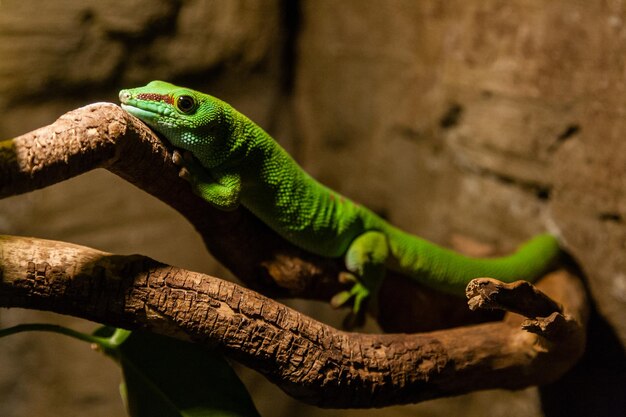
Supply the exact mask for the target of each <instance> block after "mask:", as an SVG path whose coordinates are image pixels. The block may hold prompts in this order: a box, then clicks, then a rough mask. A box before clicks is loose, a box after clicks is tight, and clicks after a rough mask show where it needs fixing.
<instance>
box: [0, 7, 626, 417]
mask: <svg viewBox="0 0 626 417" xmlns="http://www.w3.org/2000/svg"><path fill="white" fill-rule="evenodd" d="M625 8H626V6H625V5H624V4H623V2H622V1H594V2H588V1H573V0H570V1H565V0H553V1H550V2H545V1H540V0H509V1H496V0H488V1H473V0H456V1H450V0H448V1H444V0H440V1H435V0H423V1H412V0H406V1H400V0H398V1H391V0H389V1H360V0H351V1H348V0H344V1H341V2H337V1H326V0H316V1H307V2H305V1H301V2H296V1H277V0H275V1H269V0H263V1H261V0H259V1H245V0H228V1H211V2H210V1H199V0H198V1H192V0H189V1H165V0H161V1H154V0H151V1H150V0H135V1H129V0H124V1H122V0H99V1H98V0H89V1H70V0H63V1H54V2H41V1H35V0H2V1H1V2H0V137H2V138H10V137H12V136H15V135H19V134H21V133H25V132H27V131H29V130H32V129H34V128H37V127H39V126H42V125H45V124H48V123H50V122H52V121H53V120H54V119H55V118H56V117H58V116H59V115H60V114H62V113H63V112H65V111H67V110H70V109H72V108H75V107H79V106H81V105H85V104H88V103H91V102H94V101H117V98H116V96H117V91H118V90H119V89H120V88H122V87H129V86H136V85H140V84H144V83H146V82H147V81H150V80H152V79H165V80H170V81H174V82H177V83H181V84H185V85H187V86H189V87H193V88H196V89H199V90H202V91H206V92H210V93H211V94H214V95H217V96H219V97H221V98H223V99H225V100H227V101H229V102H230V103H231V104H233V105H235V106H236V107H237V108H239V110H241V111H242V112H244V113H246V114H248V115H249V116H250V117H252V118H253V119H254V120H256V121H257V122H258V123H259V124H260V125H261V126H263V127H264V128H266V129H267V130H268V131H270V132H271V133H272V134H274V136H275V137H276V138H277V139H278V140H280V141H281V143H283V144H284V146H285V147H287V149H289V150H290V152H292V154H293V155H294V156H295V157H296V159H298V160H299V161H300V162H301V163H302V164H303V165H304V166H305V167H306V168H307V170H309V172H311V173H312V174H313V175H314V176H316V177H317V178H319V179H320V180H321V181H322V182H324V183H326V184H328V185H330V186H331V187H333V188H335V189H337V190H339V191H341V192H342V193H344V194H346V195H348V196H350V197H352V198H354V199H356V200H358V201H360V202H362V203H365V204H366V205H368V206H370V207H371V208H373V209H374V210H376V211H377V212H379V213H382V214H384V215H385V216H387V217H388V218H389V219H390V220H391V221H392V222H394V223H395V224H397V225H399V226H401V227H403V228H405V229H407V230H409V231H412V232H415V233H417V234H420V235H421V236H424V237H426V238H429V239H431V240H434V241H436V242H439V243H443V244H448V243H450V242H451V241H453V240H454V239H455V238H458V237H459V236H469V237H471V238H473V239H478V240H481V241H484V242H487V243H489V244H494V245H498V246H499V247H502V248H505V249H507V248H508V249H510V248H513V247H514V246H515V245H516V244H517V243H519V242H520V241H521V240H523V239H525V238H527V237H529V236H530V235H532V234H534V233H537V232H540V231H543V230H549V231H551V232H553V233H558V234H559V235H560V236H561V237H562V240H563V243H564V246H565V247H566V248H567V249H568V250H570V251H571V253H572V255H573V256H574V257H575V259H576V260H577V261H578V262H579V263H580V265H581V266H582V268H583V270H584V272H585V273H586V274H587V275H588V278H589V287H590V290H591V293H592V296H593V299H594V301H595V303H596V305H597V308H598V309H599V311H600V313H601V316H602V317H603V318H604V319H605V320H606V321H607V322H608V325H603V326H602V334H603V336H602V337H604V338H605V339H603V340H609V341H610V342H611V343H612V345H611V346H613V347H606V346H604V345H603V346H604V348H606V349H608V351H611V349H613V350H612V351H614V352H617V353H618V354H617V356H610V355H609V354H608V353H607V355H608V356H606V357H605V358H604V359H602V358H600V360H601V361H602V360H604V361H605V363H604V366H606V368H608V369H611V368H612V369H613V370H614V373H613V374H611V375H610V377H608V380H607V377H606V375H605V374H603V376H598V375H597V372H599V371H598V369H595V370H592V371H589V370H587V371H585V372H587V374H582V376H581V377H580V380H587V381H588V383H590V384H596V385H597V384H600V385H601V384H603V383H605V384H606V383H610V384H617V386H620V384H621V386H622V387H623V386H624V385H623V384H624V378H623V375H624V374H620V372H624V370H623V369H624V368H623V362H622V364H619V363H617V364H616V363H611V361H612V360H614V358H615V357H617V358H618V359H619V354H623V351H621V350H620V349H621V348H620V347H619V342H618V341H621V344H622V346H623V345H625V344H626V256H625V253H626V141H625V139H624V136H625V133H626V121H625V117H624V116H625V115H626V104H625V99H624V97H626V83H625V78H626V9H625ZM0 233H7V234H21V235H33V236H38V237H45V238H53V239H58V240H65V241H69V242H74V243H80V244H85V245H89V246H92V247H95V248H98V249H102V250H107V251H111V252H115V253H122V254H129V253H142V254H145V255H149V256H151V257H154V258H156V259H158V260H161V261H163V262H167V263H172V264H175V265H179V266H183V267H186V268H189V269H193V270H198V271H203V272H209V273H213V274H217V275H221V276H224V275H225V274H226V273H225V272H224V271H223V270H221V269H220V268H219V266H217V265H216V263H215V262H214V261H212V260H211V259H210V258H209V257H208V256H207V255H206V252H205V251H204V248H203V246H202V243H201V241H200V239H199V237H198V236H197V235H196V234H195V232H194V231H193V228H192V227H191V226H190V225H188V224H186V223H185V221H184V220H183V219H182V218H181V217H180V216H178V215H177V214H176V213H175V212H173V211H172V210H171V209H169V208H168V207H166V206H164V205H163V204H162V203H160V202H158V201H156V200H154V199H152V198H151V197H149V196H147V195H146V194H144V193H142V192H141V191H140V190H137V189H134V188H133V187H132V186H130V185H128V184H126V183H124V182H123V181H122V180H120V179H118V178H117V177H114V176H113V175H112V174H109V173H108V172H104V171H94V172H91V173H88V174H86V175H83V176H81V177H79V178H76V179H73V180H71V181H68V182H66V183H63V184H58V185H56V186H54V187H50V188H48V189H45V190H42V191H38V192H36V193H32V194H29V195H25V196H20V197H14V198H10V199H6V200H3V201H0ZM297 306H298V308H301V309H306V311H308V312H310V313H311V314H316V315H317V317H321V318H322V319H325V320H330V321H333V322H337V317H336V314H333V313H332V312H328V310H327V309H325V308H324V307H321V306H319V305H313V304H304V303H300V304H297ZM319 310H322V312H321V313H319ZM315 312H318V313H315ZM27 321H56V322H62V323H65V324H69V325H72V326H74V327H79V328H82V329H90V328H91V327H92V325H90V324H89V323H84V322H77V321H76V320H73V319H69V318H63V317H50V316H49V315H43V314H42V313H36V312H29V311H19V310H9V311H6V310H4V311H2V312H0V326H1V327H6V326H9V325H12V324H15V323H18V322H27ZM598 328H599V325H596V324H594V327H593V331H596V330H597V329H598ZM0 351H1V352H2V354H1V355H0V415H2V416H6V417H17V416H31V415H36V416H42V417H45V416H60V415H64V416H71V415H81V414H84V413H86V410H88V413H89V414H90V415H93V416H122V415H124V412H123V409H122V407H121V403H120V401H119V399H118V398H117V383H118V381H119V374H118V372H117V370H116V369H115V367H113V366H110V364H109V363H108V360H107V359H105V358H103V357H101V356H100V355H98V354H94V353H92V352H90V351H89V350H88V348H87V347H86V346H84V345H83V344H79V343H78V342H74V341H71V340H66V339H64V338H61V337H60V336H48V335H46V336H41V335H21V336H14V337H11V338H10V339H2V340H0ZM599 351H600V352H603V350H602V349H600V350H599ZM595 366H598V365H597V364H596V365H595ZM600 368H602V365H601V366H600ZM594 378H597V380H594ZM611 378H613V379H611ZM245 379H246V381H247V383H248V387H249V388H250V391H251V392H252V394H253V396H254V398H255V401H256V402H257V404H258V406H259V409H260V411H261V412H262V413H264V414H265V415H268V416H279V415H282V416H291V415H295V413H296V412H297V413H298V414H299V415H302V416H305V415H311V416H312V415H320V416H335V415H336V416H339V415H342V416H346V415H355V416H357V415H358V416H366V415H381V413H383V411H381V410H370V411H354V412H345V411H334V410H317V409H315V408H312V407H305V406H301V405H300V404H297V403H296V402H294V401H293V400H290V399H289V398H288V397H287V396H286V395H284V394H283V393H282V392H280V391H278V390H276V388H274V387H273V386H271V385H269V383H267V382H265V381H264V380H263V379H262V378H261V377H259V376H258V375H255V374H251V373H249V372H248V373H245ZM607 381H608V382H607ZM571 396H572V399H573V398H574V397H577V396H579V395H578V394H576V393H575V391H571ZM582 398H584V396H583V397H582ZM606 401H614V399H612V398H610V397H607V398H606ZM622 401H623V398H622ZM392 413H393V415H398V416H402V415H417V414H419V415H421V416H449V415H489V416H541V415H544V413H545V414H547V412H546V411H545V409H544V411H542V410H541V401H540V396H539V394H538V392H537V390H535V389H528V390H525V391H521V392H517V393H509V392H485V393H477V394H473V395H469V396H464V397H460V398H455V399H450V400H438V401H432V402H428V403H425V404H421V405H417V406H407V407H397V408H394V409H393V410H385V411H384V415H392ZM590 415H591V414H590Z"/></svg>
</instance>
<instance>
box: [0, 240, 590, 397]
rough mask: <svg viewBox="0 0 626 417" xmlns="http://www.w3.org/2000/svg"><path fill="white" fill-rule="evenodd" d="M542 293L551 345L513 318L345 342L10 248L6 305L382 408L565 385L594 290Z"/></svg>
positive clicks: (266, 306) (182, 290) (271, 317)
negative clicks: (179, 344)
mask: <svg viewBox="0 0 626 417" xmlns="http://www.w3.org/2000/svg"><path fill="white" fill-rule="evenodd" d="M485 285H491V286H492V288H491V290H490V292H489V294H491V296H492V297H493V296H494V294H496V293H497V292H499V291H501V290H502V292H503V293H504V292H507V291H509V290H510V288H509V287H507V286H506V285H502V284H501V283H500V284H499V283H497V282H494V281H489V283H488V284H484V282H483V283H481V282H480V281H479V282H477V283H476V287H483V288H484V286H485ZM498 286H501V289H499V288H498ZM540 288H541V291H543V292H544V293H545V294H547V295H548V296H549V297H551V298H553V299H554V300H555V302H556V303H557V304H558V306H562V311H563V314H561V313H560V312H559V311H560V309H561V307H557V308H556V309H555V311H550V310H551V309H550V308H548V309H547V310H545V311H544V310H542V314H548V313H549V317H554V318H555V319H554V320H552V319H548V321H551V323H552V324H550V326H551V328H550V331H547V332H546V333H545V334H544V333H543V332H542V329H541V328H540V327H537V328H535V329H533V330H534V331H535V333H530V332H526V331H524V330H522V329H520V327H519V321H520V320H521V319H515V318H513V317H510V318H509V319H508V320H505V321H501V322H497V323H487V324H481V325H475V326H466V327H460V328H455V329H449V330H444V331H436V332H429V333H421V334H410V335H409V334H382V335H380V334H358V333H346V332H343V331H339V330H336V329H334V328H331V327H329V326H327V325H324V324H322V323H319V322H317V321H315V320H312V319H310V318H308V317H306V316H304V315H302V314H299V313H298V312H296V311H293V310H291V309H289V308H288V307H285V306H284V305H281V304H279V303H277V302H275V301H273V300H272V299H269V298H266V297H264V296H262V295H260V294H258V293H256V292H254V291H251V290H247V289H245V288H242V287H239V286H237V285H236V284H233V283H230V282H227V281H223V280H220V279H218V278H213V277H210V276H207V275H202V274H199V273H193V272H189V271H185V270H182V269H178V268H175V267H171V266H168V265H163V264H160V263H158V262H156V261H154V260H151V259H149V258H146V257H143V256H137V255H136V256H117V255H112V254H108V253H104V252H100V251H96V250H93V249H89V248H85V247H80V246H76V245H71V244H68V243H61V242H54V241H47V240H40V239H29V238H17V237H10V236H2V237H0V306H3V307H28V308H37V309H43V310H49V311H55V312H58V313H63V314H71V315H73V316H77V317H83V318H87V319H90V320H95V321H98V322H102V323H106V324H109V325H113V326H120V327H126V328H131V329H133V328H147V329H151V330H153V331H155V332H158V333H162V334H166V335H170V336H174V337H179V338H184V339H188V340H193V341H196V342H199V343H203V344H205V345H208V346H215V345H217V346H218V347H219V348H221V349H222V350H223V351H224V352H225V353H226V354H227V355H230V356H232V357H234V358H236V359H238V360H239V361H241V362H243V363H244V364H246V365H248V366H250V367H252V368H254V369H257V370H258V371H259V372H261V373H263V374H264V375H266V376H267V377H268V378H269V379H270V380H272V381H274V382H275V383H276V384H278V385H279V386H280V387H281V388H282V389H284V390H285V391H286V392H288V393H289V394H291V395H293V396H294V397H296V398H298V399H300V400H302V401H305V402H308V403H311V404H315V405H318V406H323V407H381V406H386V405H391V404H403V403H412V402H418V401H423V400H427V399H432V398H437V397H442V396H449V395H456V394H461V393H465V392H469V391H474V390H478V389H487V388H522V387H525V386H528V385H534V384H543V383H547V382H549V381H552V380H554V379H556V378H558V377H559V376H560V375H561V374H562V373H563V372H565V371H566V370H567V369H568V368H569V367H570V366H571V365H572V364H573V363H575V361H576V360H577V358H578V357H579V356H580V355H581V354H582V351H583V348H584V323H585V321H586V314H587V310H586V305H587V304H586V300H585V291H584V289H583V287H582V284H581V282H580V281H579V280H578V279H577V278H576V277H574V276H573V275H571V274H569V273H568V272H566V271H564V270H563V271H559V272H556V273H553V274H551V275H550V276H548V277H546V279H544V280H543V281H542V283H541V284H540ZM513 291H516V290H513ZM475 295H476V294H475ZM519 296H520V297H523V298H528V300H527V302H521V303H519V302H517V301H516V302H515V303H514V304H515V305H516V306H517V307H519V308H518V310H519V311H520V312H521V313H523V314H526V315H527V316H530V317H534V315H535V312H536V309H534V308H532V307H531V308H529V311H525V308H524V306H525V305H527V306H534V305H536V304H537V300H538V299H541V298H542V295H540V293H538V292H536V291H534V290H533V291H525V290H522V291H521V292H520V294H519ZM539 302H541V301H539ZM507 303H508V302H506V301H505V302H500V306H502V307H505V306H506V304H507ZM557 304H555V305H557ZM520 306H521V307H520ZM556 318H558V319H556Z"/></svg>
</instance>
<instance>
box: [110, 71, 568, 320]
mask: <svg viewBox="0 0 626 417" xmlns="http://www.w3.org/2000/svg"><path fill="white" fill-rule="evenodd" d="M120 101H121V102H122V107H123V108H124V109H125V110H126V111H128V112H129V113H131V114H133V115H134V116H137V117H138V118H139V119H141V120H142V121H144V122H145V123H146V124H148V126H150V127H151V128H153V129H154V130H156V131H157V132H159V133H161V134H162V135H164V136H165V137H166V138H167V139H168V140H169V141H170V142H171V143H172V144H173V145H174V146H175V147H178V148H182V149H184V150H187V151H190V152H191V153H192V154H193V155H194V156H195V158H196V159H197V161H199V163H198V162H197V161H196V160H194V159H193V158H187V159H186V161H185V165H186V169H187V170H188V173H190V175H188V179H189V180H190V183H191V185H192V187H193V189H194V192H196V193H197V194H198V195H200V196H201V197H202V198H204V199H205V200H206V201H208V202H209V203H211V204H213V205H214V206H215V207H217V208H219V209H222V210H232V209H235V208H236V207H237V206H238V205H239V204H242V205H243V206H245V207H246V208H247V209H249V210H250V211H251V212H252V213H254V214H255V215H256V216H257V217H258V218H259V219H261V220H262V221H263V222H265V223H266V224H267V225H268V226H270V227H271V228H272V229H273V230H274V231H275V232H277V233H278V234H280V235H281V236H282V237H284V238H285V239H287V240H288V241H290V242H291V243H293V244H294V245H297V246H299V247H301V248H303V249H305V250H307V251H310V252H312V253H315V254H318V255H321V256H326V257H342V256H343V257H344V259H345V263H346V268H347V270H348V271H350V273H348V274H347V275H344V278H346V277H347V278H348V279H349V280H351V281H353V286H352V288H351V290H349V291H345V292H342V293H340V294H338V295H337V296H336V297H334V299H333V303H334V304H336V305H341V304H343V303H345V302H347V301H349V300H352V303H353V312H354V313H359V312H360V311H361V307H362V303H363V302H364V301H365V300H366V299H367V298H368V297H370V296H375V295H376V293H377V291H378V289H379V287H380V285H381V282H382V280H383V279H384V273H385V270H386V269H387V268H388V269H391V270H394V271H397V272H400V273H402V274H404V275H406V276H408V277H410V278H412V279H414V280H415V281H418V282H420V283H422V284H425V285H427V286H430V287H433V288H435V289H437V290H441V291H444V292H447V293H452V294H457V295H463V294H464V291H465V287H466V285H467V284H468V282H469V281H470V280H472V279H474V278H477V277H485V276H488V277H495V278H497V279H499V280H502V281H506V282H511V281H514V280H519V279H523V280H527V281H533V280H535V279H537V278H538V277H539V276H541V275H542V274H543V273H545V272H546V271H547V269H548V268H549V267H550V266H552V264H553V263H554V261H555V260H556V259H557V258H558V255H559V253H560V251H559V246H558V243H557V240H556V239H555V238H554V237H553V236H550V235H539V236H536V237H535V238H533V239H531V240H530V241H528V242H526V243H525V244H524V245H522V246H521V247H520V248H519V249H518V250H517V252H515V253H513V254H512V255H509V256H505V257H501V258H489V259H477V258H469V257H466V256H463V255H461V254H458V253H455V252H453V251H451V250H448V249H444V248H441V247H439V246H436V245H434V244H433V243H430V242H428V241H426V240H423V239H421V238H419V237H416V236H413V235H410V234H407V233H405V232H403V231H401V230H399V229H397V228H396V227H394V226H392V225H390V224H389V223H387V222H385V221H384V220H383V219H381V218H380V217H378V216H377V215H376V214H374V213H373V212H371V211H370V210H368V209H367V208H365V207H363V206H361V205H359V204H357V203H354V202H352V201H350V200H349V199H347V198H345V197H343V196H341V195H340V194H339V193H337V192H335V191H333V190H331V189H329V188H327V187H325V186H324V185H322V184H320V183H318V182H317V181H316V180H315V179H313V178H312V177H310V176H309V175H308V174H307V173H306V172H304V170H302V168H300V166H298V164H297V163H296V162H295V161H294V160H293V159H292V158H291V157H290V156H289V154H287V152H286V151H285V150H284V149H283V148H282V147H281V146H280V145H279V144H278V143H276V142H275V141H274V139H272V137H270V136H269V135H268V134H267V133H266V132H265V131H264V130H263V129H261V128H260V127H259V126H257V125H256V124H255V123H254V122H252V121H251V120H250V119H248V118H247V117H246V116H244V115H243V114H241V113H239V112H238V111H237V110H235V109H234V108H232V107H231V106H230V105H229V104H227V103H225V102H223V101H221V100H219V99H217V98H215V97H212V96H210V95H207V94H203V93H200V92H197V91H194V90H190V89H187V88H182V87H178V86H175V85H173V84H169V83H165V82H162V81H153V82H151V83H149V84H148V85H146V86H145V87H139V88H134V89H128V90H122V91H121V92H120Z"/></svg>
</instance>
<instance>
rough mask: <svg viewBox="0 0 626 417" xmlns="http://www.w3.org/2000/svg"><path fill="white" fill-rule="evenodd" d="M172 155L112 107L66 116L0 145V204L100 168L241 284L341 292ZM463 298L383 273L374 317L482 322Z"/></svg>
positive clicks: (408, 327) (328, 264)
mask: <svg viewBox="0 0 626 417" xmlns="http://www.w3.org/2000/svg"><path fill="white" fill-rule="evenodd" d="M170 151H171V149H168V148H167V146H166V145H165V144H164V143H163V142H162V141H161V140H160V139H159V138H158V137H156V136H155V135H154V133H153V132H152V131H150V130H149V129H148V128H147V127H146V126H145V125H144V124H143V123H141V122H140V121H139V120H138V119H136V118H134V117H133V116H130V115H129V114H128V113H126V112H125V111H123V110H122V109H121V108H120V107H118V106H116V105H114V104H109V103H99V104H93V105H90V106H86V107H83V108H80V109H77V110H74V111H71V112H69V113H67V114H65V115H63V116H61V117H60V118H59V119H58V120H57V121H56V122H54V123H53V124H51V125H48V126H45V127H42V128H40V129H38V130H35V131H33V132H31V133H27V134H25V135H22V136H19V137H17V138H14V139H12V140H10V141H5V142H0V198H3V197H7V196H10V195H15V194H19V193H25V192H28V191H31V190H34V189H37V188H42V187H45V186H48V185H51V184H54V183H57V182H60V181H63V180H65V179H68V178H71V177H73V176H76V175H79V174H82V173H84V172H87V171H89V170H92V169H95V168H105V169H108V170H110V171H111V172H113V173H115V174H117V175H119V176H120V177H122V178H124V179H126V180H127V181H129V182H131V183H133V184H135V185H136V186H137V187H139V188H140V189H142V190H144V191H146V192H148V193H150V194H152V195H154V196H155V197H156V198H158V199H160V200H162V201H164V202H165V203H166V204H169V205H170V206H172V207H173V208H174V209H176V210H177V211H179V212H180V213H181V214H182V215H183V216H185V217H186V218H187V219H188V220H189V221H190V222H191V223H192V224H193V225H194V226H195V228H196V229H197V231H198V232H199V233H200V235H201V236H202V237H203V239H204V242H205V243H206V246H207V248H208V249H209V251H210V252H211V253H212V254H213V255H214V256H215V257H216V258H217V259H218V260H219V261H220V262H222V263H223V264H224V265H225V266H226V267H227V268H229V269H230V270H231V271H232V272H233V273H234V274H235V275H236V276H237V277H238V278H239V279H241V280H242V281H244V282H245V283H246V284H247V285H248V286H250V287H252V288H255V289H257V290H258V291H260V292H262V293H264V294H266V295H271V296H282V297H300V298H311V299H320V300H329V299H330V298H331V297H332V295H334V294H336V293H337V292H339V291H340V290H341V288H340V284H339V282H338V281H337V279H336V277H337V275H338V271H339V270H340V269H342V268H343V265H342V263H341V262H339V261H337V260H332V259H325V258H321V257H317V256H314V255H311V254H309V253H306V252H304V251H302V250H300V249H298V248H295V247H293V246H292V245H290V244H288V243H287V242H285V241H284V240H283V239H281V238H280V237H278V236H277V235H276V234H275V233H274V232H272V231H271V230H270V229H268V228H267V227H266V226H265V225H264V224H263V223H261V222H260V221H258V220H257V219H256V218H255V217H254V216H253V215H252V214H250V212H248V211H247V210H245V209H244V208H240V209H238V210H236V211H234V212H229V213H225V212H221V211H217V210H215V209H214V208H213V207H212V206H210V205H209V204H208V203H206V202H205V201H203V200H202V199H200V198H198V197H197V196H196V195H194V194H193V193H192V192H191V189H190V187H189V185H188V184H187V183H186V182H185V181H183V180H182V179H180V178H178V168H177V167H176V166H175V165H174V164H173V163H172V161H171V153H170ZM493 317H497V315H496V316H494V315H493V314H488V313H483V314H477V313H474V314H468V310H467V306H466V304H465V302H464V300H462V299H459V298H458V297H451V296H448V295H446V294H442V293H439V292H436V291H432V290H430V289H428V288H425V287H422V286H420V285H418V284H416V283H414V282H411V281H408V280H406V279H405V278H404V277H401V276H397V275H394V274H389V276H388V277H387V279H386V280H385V283H384V285H383V288H382V289H381V297H380V301H379V308H378V317H377V320H378V322H379V323H380V325H381V327H383V328H384V329H385V330H386V331H394V332H398V331H404V332H415V331H426V330H432V329H437V328H442V327H450V326H455V325H461V324H467V323H471V322H480V321H485V319H490V318H493Z"/></svg>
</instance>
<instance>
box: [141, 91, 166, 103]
mask: <svg viewBox="0 0 626 417" xmlns="http://www.w3.org/2000/svg"><path fill="white" fill-rule="evenodd" d="M137 99H138V100H146V101H161V102H163V103H167V104H174V99H173V98H172V96H170V95H169V94H156V93H139V94H137Z"/></svg>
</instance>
